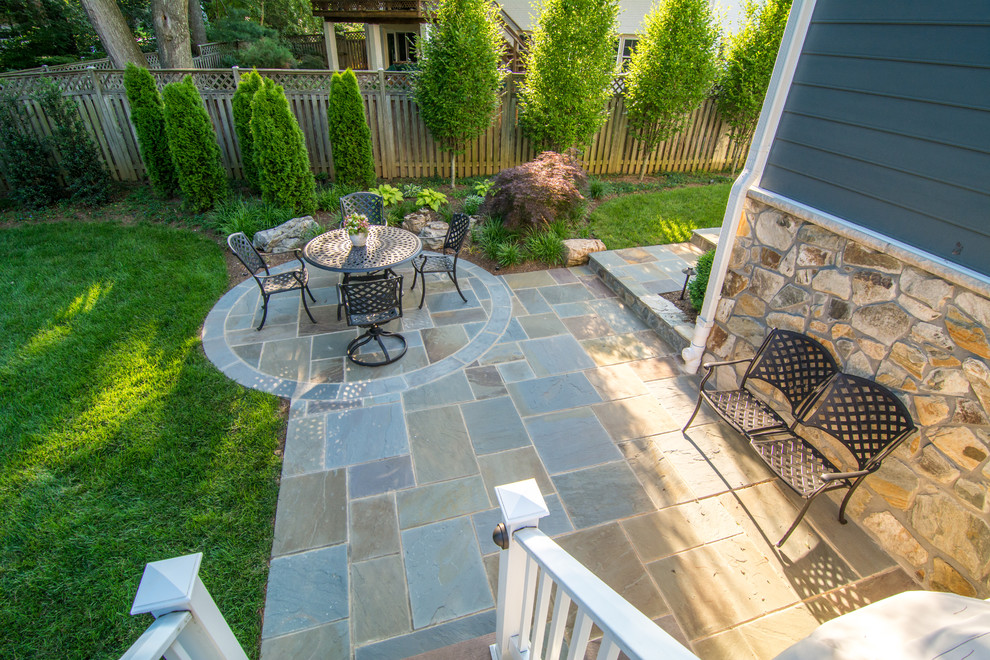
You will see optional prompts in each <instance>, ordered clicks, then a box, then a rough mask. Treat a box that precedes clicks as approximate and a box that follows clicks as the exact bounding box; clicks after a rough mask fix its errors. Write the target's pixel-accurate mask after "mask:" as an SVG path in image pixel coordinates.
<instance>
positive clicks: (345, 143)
mask: <svg viewBox="0 0 990 660" xmlns="http://www.w3.org/2000/svg"><path fill="white" fill-rule="evenodd" d="M327 120H328V121H329V122H330V148H331V149H332V150H333V151H332V155H333V168H334V173H335V175H336V180H337V183H345V184H348V185H355V186H364V187H368V186H370V185H371V184H372V183H374V182H375V157H374V155H373V153H372V150H371V129H369V128H368V122H367V120H366V119H365V118H364V102H363V101H362V100H361V89H360V88H359V87H358V81H357V76H355V75H354V72H353V71H351V70H350V69H348V70H347V71H345V72H344V73H342V74H340V73H335V74H333V78H331V79H330V99H329V103H328V107H327Z"/></svg>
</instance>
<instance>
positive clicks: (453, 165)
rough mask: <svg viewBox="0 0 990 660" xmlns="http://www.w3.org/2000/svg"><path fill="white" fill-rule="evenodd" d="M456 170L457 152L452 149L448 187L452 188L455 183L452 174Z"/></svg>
mask: <svg viewBox="0 0 990 660" xmlns="http://www.w3.org/2000/svg"><path fill="white" fill-rule="evenodd" d="M456 172H457V154H456V153H454V152H453V151H451V152H450V187H451V188H453V187H454V186H455V185H456V181H455V179H454V174H455V173H456Z"/></svg>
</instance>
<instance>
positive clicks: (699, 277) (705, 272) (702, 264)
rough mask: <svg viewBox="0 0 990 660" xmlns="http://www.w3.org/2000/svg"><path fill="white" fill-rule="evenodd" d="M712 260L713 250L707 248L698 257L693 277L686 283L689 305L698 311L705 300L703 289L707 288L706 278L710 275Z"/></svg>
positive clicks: (713, 256) (713, 258) (713, 257)
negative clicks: (689, 299)
mask: <svg viewBox="0 0 990 660" xmlns="http://www.w3.org/2000/svg"><path fill="white" fill-rule="evenodd" d="M714 260H715V250H709V251H708V252H705V253H704V254H703V255H701V256H700V257H698V263H697V264H696V265H695V267H694V279H693V280H691V281H690V282H689V283H688V295H689V296H690V297H691V306H692V307H694V308H695V310H697V311H699V312H700V311H701V305H702V304H703V303H704V302H705V290H706V289H707V288H708V278H709V276H710V275H711V272H712V262H713V261H714Z"/></svg>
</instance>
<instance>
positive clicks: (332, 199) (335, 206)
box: [316, 183, 361, 213]
mask: <svg viewBox="0 0 990 660" xmlns="http://www.w3.org/2000/svg"><path fill="white" fill-rule="evenodd" d="M355 192H361V188H360V187H359V186H346V185H343V184H338V183H331V184H330V185H329V186H326V187H325V188H320V189H319V190H317V191H316V208H318V209H320V210H321V211H329V212H330V213H336V212H337V211H339V210H340V198H341V197H343V196H344V195H350V194H351V193H355Z"/></svg>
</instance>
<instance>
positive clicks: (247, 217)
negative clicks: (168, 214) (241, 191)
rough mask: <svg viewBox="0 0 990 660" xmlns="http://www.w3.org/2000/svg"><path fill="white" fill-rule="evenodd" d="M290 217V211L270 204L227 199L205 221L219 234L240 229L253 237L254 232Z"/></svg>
mask: <svg viewBox="0 0 990 660" xmlns="http://www.w3.org/2000/svg"><path fill="white" fill-rule="evenodd" d="M291 217H292V214H291V213H289V212H288V211H286V210H285V209H283V208H279V207H277V206H274V205H272V204H265V203H263V202H258V201H244V200H240V199H228V200H226V201H224V202H221V203H220V204H218V205H217V207H216V209H214V210H213V212H212V213H210V214H209V215H208V216H207V223H208V224H209V226H211V227H213V228H214V229H216V230H217V231H218V232H219V233H221V234H233V233H236V232H239V231H242V232H244V233H245V234H247V237H248V238H254V235H255V233H256V232H259V231H261V230H263V229H271V228H272V227H277V226H278V225H280V224H282V223H283V222H286V221H287V220H289V219H290V218H291Z"/></svg>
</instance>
